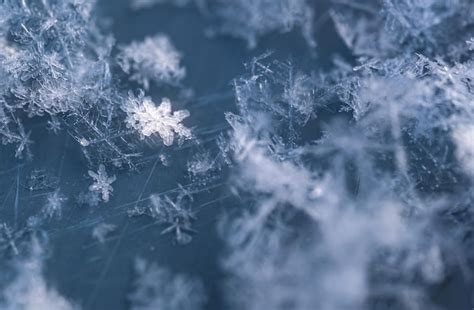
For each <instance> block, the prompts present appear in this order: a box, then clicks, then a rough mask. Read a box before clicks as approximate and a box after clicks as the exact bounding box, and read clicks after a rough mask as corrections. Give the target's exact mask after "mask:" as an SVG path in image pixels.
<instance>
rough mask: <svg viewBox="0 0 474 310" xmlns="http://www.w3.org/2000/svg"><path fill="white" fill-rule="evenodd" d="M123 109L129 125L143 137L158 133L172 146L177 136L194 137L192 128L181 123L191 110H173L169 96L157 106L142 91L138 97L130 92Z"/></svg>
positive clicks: (164, 141) (165, 142)
mask: <svg viewBox="0 0 474 310" xmlns="http://www.w3.org/2000/svg"><path fill="white" fill-rule="evenodd" d="M123 109H124V111H125V112H126V113H127V119H126V122H127V126H129V127H131V128H134V129H135V130H137V131H138V132H139V134H140V137H141V138H142V139H144V138H145V137H150V136H151V135H153V134H158V135H159V136H160V137H161V139H162V140H163V144H164V145H166V146H171V145H172V144H173V141H174V139H175V136H178V137H179V138H181V139H190V138H191V137H192V133H191V130H190V129H188V128H187V127H185V126H184V125H183V124H181V122H182V121H183V120H184V119H185V118H187V117H188V116H189V112H188V111H187V110H179V111H174V112H171V101H170V100H169V99H168V98H163V99H162V100H161V103H160V105H158V106H156V104H155V103H154V102H153V101H152V100H151V98H150V97H144V96H143V94H142V93H141V94H139V95H138V97H135V96H134V95H133V94H129V97H128V102H127V103H126V104H125V106H124V107H123Z"/></svg>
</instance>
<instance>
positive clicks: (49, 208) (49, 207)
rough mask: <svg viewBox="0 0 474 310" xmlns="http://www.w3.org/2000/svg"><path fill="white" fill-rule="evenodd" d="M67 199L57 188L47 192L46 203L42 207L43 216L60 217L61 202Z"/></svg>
mask: <svg viewBox="0 0 474 310" xmlns="http://www.w3.org/2000/svg"><path fill="white" fill-rule="evenodd" d="M66 200H67V198H66V197H64V196H63V195H61V194H60V193H59V190H56V191H54V192H52V193H50V194H48V197H47V201H46V204H45V205H44V207H43V211H42V212H43V216H44V217H45V218H47V219H51V218H53V217H58V218H60V217H61V215H62V208H63V203H64V202H65V201H66Z"/></svg>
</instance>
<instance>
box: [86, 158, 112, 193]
mask: <svg viewBox="0 0 474 310" xmlns="http://www.w3.org/2000/svg"><path fill="white" fill-rule="evenodd" d="M88 174H89V176H90V177H91V178H92V179H94V184H92V185H91V186H89V190H90V191H92V192H99V193H100V194H101V195H102V200H103V201H105V202H107V201H109V198H110V195H111V194H112V192H113V191H114V189H113V188H112V185H111V184H112V183H114V182H115V180H116V179H117V178H116V177H115V176H111V177H109V176H108V175H107V172H106V171H105V166H104V165H102V164H100V165H99V170H98V171H97V172H94V171H91V170H89V171H88Z"/></svg>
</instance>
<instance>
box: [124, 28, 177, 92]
mask: <svg viewBox="0 0 474 310" xmlns="http://www.w3.org/2000/svg"><path fill="white" fill-rule="evenodd" d="M180 60H181V54H180V53H179V52H178V51H177V50H176V48H175V47H174V46H173V44H171V41H170V40H169V38H168V37H166V36H164V35H156V36H154V37H148V38H145V40H144V41H143V42H132V43H130V44H129V45H127V46H125V47H122V48H121V52H120V54H119V55H118V58H117V61H118V63H119V65H120V66H121V67H122V70H123V71H124V72H125V73H129V74H131V77H130V79H131V80H133V81H136V82H138V83H140V84H141V85H143V87H144V88H145V89H149V87H150V81H153V82H155V83H156V84H158V85H160V84H168V85H176V84H178V82H179V81H180V80H182V79H183V78H184V77H185V76H186V70H185V69H184V68H183V67H181V66H180Z"/></svg>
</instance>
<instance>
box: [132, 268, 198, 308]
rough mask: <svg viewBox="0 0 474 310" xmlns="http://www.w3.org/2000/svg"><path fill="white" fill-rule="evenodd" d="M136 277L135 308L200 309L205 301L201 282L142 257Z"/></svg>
mask: <svg viewBox="0 0 474 310" xmlns="http://www.w3.org/2000/svg"><path fill="white" fill-rule="evenodd" d="M135 272H136V273H137V278H136V280H135V281H134V287H135V289H134V291H133V292H132V293H131V294H130V295H129V300H130V302H131V303H132V307H131V309H132V310H153V309H170V310H171V309H179V310H199V309H202V307H203V305H204V302H205V301H206V297H205V293H204V287H203V285H202V283H201V282H200V281H199V280H197V279H194V278H191V277H188V276H186V275H181V274H177V275H173V274H172V273H171V271H169V270H167V269H164V268H161V267H159V266H158V265H156V264H153V263H151V264H150V263H148V262H146V261H145V260H143V259H137V260H136V261H135Z"/></svg>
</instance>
